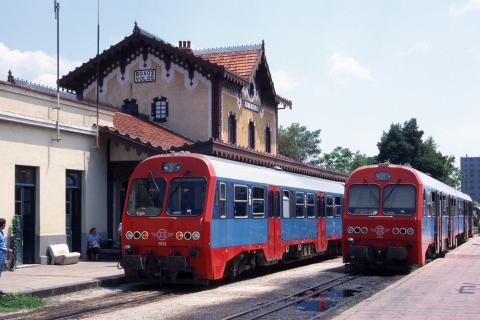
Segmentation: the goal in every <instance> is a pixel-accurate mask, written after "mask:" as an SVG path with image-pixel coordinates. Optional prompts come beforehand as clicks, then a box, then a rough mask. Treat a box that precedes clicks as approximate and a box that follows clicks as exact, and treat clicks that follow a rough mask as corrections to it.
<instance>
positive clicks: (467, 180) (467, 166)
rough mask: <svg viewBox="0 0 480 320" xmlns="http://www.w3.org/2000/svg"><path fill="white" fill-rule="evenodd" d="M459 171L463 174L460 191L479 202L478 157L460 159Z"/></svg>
mask: <svg viewBox="0 0 480 320" xmlns="http://www.w3.org/2000/svg"><path fill="white" fill-rule="evenodd" d="M460 170H461V171H462V173H463V181H462V191H463V192H465V193H467V194H468V195H470V196H471V197H472V199H473V200H474V201H476V202H480V157H468V156H466V157H461V158H460Z"/></svg>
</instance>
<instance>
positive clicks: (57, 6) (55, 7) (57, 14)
mask: <svg viewBox="0 0 480 320" xmlns="http://www.w3.org/2000/svg"><path fill="white" fill-rule="evenodd" d="M53 10H54V12H55V20H57V106H56V107H55V108H54V109H56V110H57V121H56V123H55V127H56V129H57V137H56V138H55V139H53V140H54V141H56V142H60V140H62V138H60V124H59V120H60V86H59V84H58V80H59V79H60V3H59V2H58V1H57V0H54V2H53Z"/></svg>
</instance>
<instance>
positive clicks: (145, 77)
mask: <svg viewBox="0 0 480 320" xmlns="http://www.w3.org/2000/svg"><path fill="white" fill-rule="evenodd" d="M133 75H134V82H135V83H145V82H155V81H157V70H155V69H146V70H135V71H134V74H133Z"/></svg>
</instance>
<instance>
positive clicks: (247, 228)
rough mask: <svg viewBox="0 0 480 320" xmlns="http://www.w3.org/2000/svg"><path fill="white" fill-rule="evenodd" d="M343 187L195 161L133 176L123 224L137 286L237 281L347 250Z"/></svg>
mask: <svg viewBox="0 0 480 320" xmlns="http://www.w3.org/2000/svg"><path fill="white" fill-rule="evenodd" d="M343 191H344V188H343V184H342V183H340V182H334V181H329V180H324V179H320V178H314V177H309V176H303V175H299V174H294V173H288V172H283V171H281V170H276V169H274V168H266V167H259V166H254V165H250V164H245V163H240V162H235V161H230V160H225V159H220V158H215V157H210V156H204V155H197V154H190V153H177V154H171V155H158V156H154V157H151V158H148V159H146V160H144V161H142V162H141V163H140V164H138V166H137V167H136V168H135V170H134V172H133V173H132V175H131V177H130V181H129V186H128V193H127V198H126V203H125V209H124V213H123V218H122V262H121V263H122V266H123V268H124V269H125V274H126V276H127V277H146V278H150V279H152V280H156V281H161V282H180V281H182V282H200V283H201V282H206V281H209V280H217V279H222V278H224V277H230V278H235V277H236V276H238V275H239V274H241V273H242V272H244V271H248V270H253V269H254V268H255V267H257V266H265V265H270V264H275V263H281V262H282V263H283V262H289V261H295V260H299V259H304V258H309V257H313V256H316V255H320V254H324V253H325V252H328V251H329V250H332V251H335V250H339V248H340V238H341V230H342V229H341V228H342V221H341V212H342V204H343Z"/></svg>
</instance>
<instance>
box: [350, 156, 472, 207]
mask: <svg viewBox="0 0 480 320" xmlns="http://www.w3.org/2000/svg"><path fill="white" fill-rule="evenodd" d="M364 168H381V169H385V168H390V169H395V168H399V169H403V170H408V171H412V172H414V173H415V174H416V175H417V176H418V178H419V179H420V182H421V183H422V184H423V185H424V186H427V187H430V188H432V189H435V190H437V191H440V192H443V193H448V194H451V195H454V196H456V197H457V198H461V199H464V200H468V201H472V198H471V197H470V196H469V195H468V194H465V193H463V192H461V191H460V190H457V189H455V188H452V187H450V186H449V185H447V184H445V183H443V182H441V181H438V180H437V179H435V178H432V177H431V176H429V175H427V174H425V173H423V172H421V171H418V170H417V169H414V168H412V167H409V166H403V165H396V164H382V165H371V166H365V167H364ZM359 169H361V168H359ZM359 169H356V170H359ZM356 170H355V171H356ZM355 171H354V172H355Z"/></svg>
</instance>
